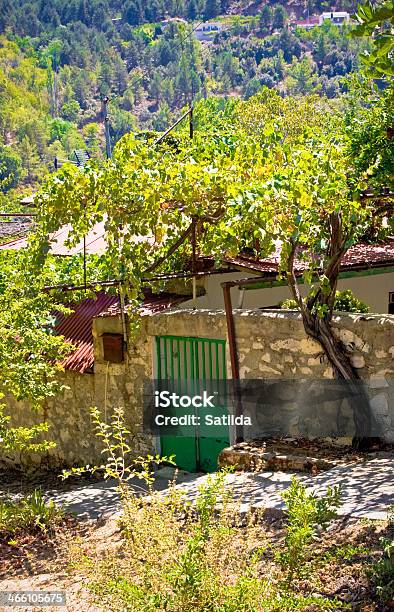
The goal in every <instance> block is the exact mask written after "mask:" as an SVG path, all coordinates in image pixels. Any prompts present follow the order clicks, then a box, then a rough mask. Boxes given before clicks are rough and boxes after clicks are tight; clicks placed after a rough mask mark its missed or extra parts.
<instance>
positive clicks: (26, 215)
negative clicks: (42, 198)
mask: <svg viewBox="0 0 394 612" xmlns="http://www.w3.org/2000/svg"><path fill="white" fill-rule="evenodd" d="M0 217H37V213H0Z"/></svg>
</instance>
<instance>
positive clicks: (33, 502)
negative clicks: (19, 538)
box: [0, 490, 64, 536]
mask: <svg viewBox="0 0 394 612" xmlns="http://www.w3.org/2000/svg"><path fill="white" fill-rule="evenodd" d="M63 517H64V510H62V508H59V507H58V506H56V505H55V504H54V502H53V501H52V500H51V501H46V500H45V499H44V497H43V495H42V493H41V492H40V491H38V490H34V491H33V492H32V493H30V494H29V495H27V496H26V497H24V498H23V499H21V500H20V501H17V502H14V501H9V500H0V536H1V535H3V536H10V535H16V534H18V533H19V532H21V531H26V530H35V529H41V530H43V531H45V530H46V529H47V528H48V527H50V526H51V525H53V524H55V523H58V522H59V521H60V520H61V519H62V518H63Z"/></svg>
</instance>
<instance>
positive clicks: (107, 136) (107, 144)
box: [102, 96, 112, 159]
mask: <svg viewBox="0 0 394 612" xmlns="http://www.w3.org/2000/svg"><path fill="white" fill-rule="evenodd" d="M108 102H109V98H108V96H105V98H103V100H102V112H103V118H104V131H105V153H106V155H107V159H109V158H110V157H111V155H112V152H111V136H110V133H109V117H108Z"/></svg>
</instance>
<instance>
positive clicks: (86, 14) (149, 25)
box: [0, 0, 367, 206]
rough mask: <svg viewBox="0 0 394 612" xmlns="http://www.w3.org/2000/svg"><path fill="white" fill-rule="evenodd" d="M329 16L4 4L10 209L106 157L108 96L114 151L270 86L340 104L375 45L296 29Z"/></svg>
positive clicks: (0, 71) (75, 2)
mask: <svg viewBox="0 0 394 612" xmlns="http://www.w3.org/2000/svg"><path fill="white" fill-rule="evenodd" d="M340 7H342V8H345V9H348V10H351V8H352V5H351V3H347V2H344V3H342V4H341V6H340ZM324 9H327V5H326V3H325V2H319V1H318V2H313V1H312V2H309V3H308V5H304V4H290V3H289V4H288V5H282V4H265V3H263V2H260V3H258V2H257V3H250V2H231V1H228V0H222V2H219V1H218V0H205V1H204V0H189V1H177V2H175V1H172V0H150V1H148V2H144V3H142V2H140V1H139V0H128V1H127V2H120V1H119V0H97V1H95V2H87V1H86V0H72V1H70V2H68V3H62V2H60V1H59V0H51V1H50V2H47V1H46V2H43V1H39V0H31V1H29V2H26V1H22V0H17V1H15V2H14V1H11V0H5V1H4V2H2V4H1V7H0V34H1V37H0V82H1V88H0V105H1V113H0V161H1V165H0V181H1V192H2V194H3V205H4V206H5V205H8V206H9V205H10V201H12V200H13V199H15V196H16V195H18V194H19V192H20V191H21V190H22V191H23V189H26V190H27V191H29V190H31V187H32V186H34V185H35V184H36V183H37V181H39V180H40V178H41V177H42V176H43V175H45V174H46V173H47V172H48V171H49V170H51V169H53V164H54V159H55V158H57V159H58V160H60V163H61V160H67V159H74V160H75V154H74V151H75V150H77V151H78V150H80V149H83V150H87V151H88V153H89V155H90V156H93V157H97V156H99V157H100V156H102V155H103V151H104V128H103V115H102V99H103V98H104V97H106V96H108V97H109V105H108V110H109V121H110V137H111V141H112V145H114V144H115V143H116V142H117V141H118V140H119V139H120V138H121V137H122V136H123V135H124V134H126V133H127V132H129V131H131V130H136V129H143V130H147V129H148V130H157V131H162V130H164V129H165V128H167V127H168V125H169V124H170V123H171V121H172V120H173V119H174V118H175V117H176V116H178V114H179V110H180V109H181V108H182V107H183V106H184V105H186V104H188V103H190V102H191V101H192V100H193V101H198V100H199V99H201V98H206V97H209V96H211V95H220V96H224V97H229V96H239V97H243V98H246V99H247V98H249V97H250V96H252V95H253V94H255V93H256V92H257V91H258V90H259V89H260V88H261V87H262V86H267V87H269V88H273V89H276V90H278V91H279V92H280V93H281V95H305V94H309V93H314V92H316V93H319V94H323V95H326V96H327V97H329V98H334V97H336V96H338V95H339V94H340V93H341V92H343V91H345V90H346V87H347V85H346V79H345V77H346V76H347V75H348V74H349V73H351V72H352V71H354V70H355V69H357V67H358V56H359V53H360V51H361V50H362V49H364V48H365V46H366V45H367V43H366V42H365V39H352V38H349V36H347V31H348V27H345V26H344V27H337V26H334V25H331V24H329V23H328V24H324V25H323V26H321V27H315V28H313V29H310V30H306V29H301V28H298V27H296V25H295V21H296V20H297V19H299V18H301V19H302V18H305V16H306V15H309V14H313V13H319V12H320V11H322V10H324ZM210 19H214V20H216V22H219V23H220V24H221V29H220V31H218V32H217V33H216V34H214V35H213V36H212V37H211V38H210V39H209V40H208V41H200V40H197V38H196V36H195V29H196V28H197V27H198V25H199V24H201V23H202V22H204V21H207V20H210ZM15 189H16V191H15ZM4 194H7V199H6V201H4Z"/></svg>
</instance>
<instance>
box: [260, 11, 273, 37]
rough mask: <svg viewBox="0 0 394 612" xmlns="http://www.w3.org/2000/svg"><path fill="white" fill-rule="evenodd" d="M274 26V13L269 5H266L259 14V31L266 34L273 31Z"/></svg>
mask: <svg viewBox="0 0 394 612" xmlns="http://www.w3.org/2000/svg"><path fill="white" fill-rule="evenodd" d="M271 26H272V11H271V9H270V7H269V6H268V4H265V5H264V6H263V8H262V9H261V12H260V14H259V29H260V32H262V33H263V34H266V33H267V32H269V31H270V30H271Z"/></svg>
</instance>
